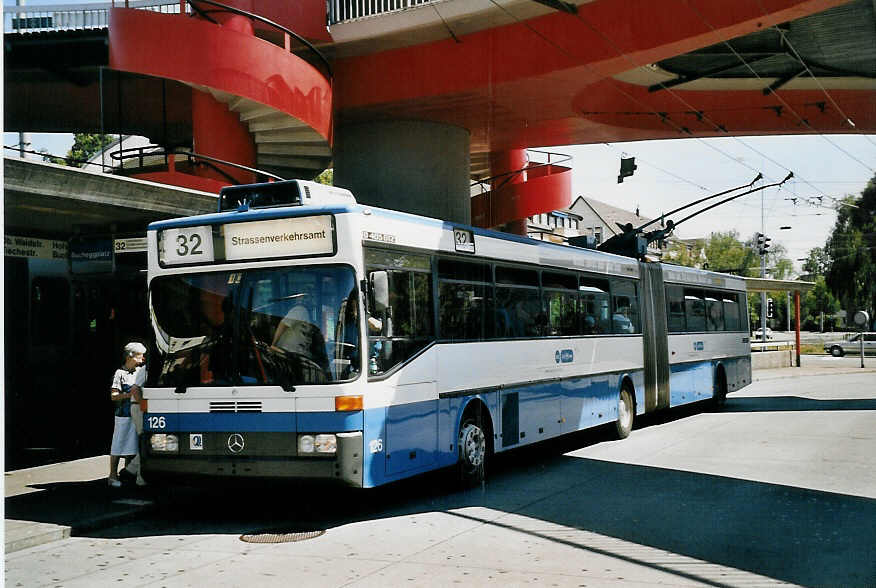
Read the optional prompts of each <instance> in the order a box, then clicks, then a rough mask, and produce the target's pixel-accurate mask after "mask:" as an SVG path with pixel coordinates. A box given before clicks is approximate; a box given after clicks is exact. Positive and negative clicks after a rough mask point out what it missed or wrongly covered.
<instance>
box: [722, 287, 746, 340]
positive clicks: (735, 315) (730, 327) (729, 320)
mask: <svg viewBox="0 0 876 588" xmlns="http://www.w3.org/2000/svg"><path fill="white" fill-rule="evenodd" d="M722 302H723V304H724V330H725V331H741V330H742V327H741V323H740V321H739V303H738V302H736V295H734V294H727V293H726V292H725V293H724V294H723V300H722Z"/></svg>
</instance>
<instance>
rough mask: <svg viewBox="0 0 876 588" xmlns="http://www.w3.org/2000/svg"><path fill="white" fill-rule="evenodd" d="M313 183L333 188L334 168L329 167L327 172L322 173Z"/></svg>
mask: <svg viewBox="0 0 876 588" xmlns="http://www.w3.org/2000/svg"><path fill="white" fill-rule="evenodd" d="M313 181H314V182H319V183H320V184H325V185H326V186H333V185H334V183H335V170H334V168H332V167H330V168H328V169H327V170H325V171H323V172H322V173H321V174H319V175H318V176H316V177H315V178H314V179H313Z"/></svg>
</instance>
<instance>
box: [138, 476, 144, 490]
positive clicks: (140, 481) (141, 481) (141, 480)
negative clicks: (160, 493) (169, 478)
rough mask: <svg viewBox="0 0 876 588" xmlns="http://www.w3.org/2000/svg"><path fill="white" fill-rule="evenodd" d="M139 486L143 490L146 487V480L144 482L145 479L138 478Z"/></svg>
mask: <svg viewBox="0 0 876 588" xmlns="http://www.w3.org/2000/svg"><path fill="white" fill-rule="evenodd" d="M137 485H138V486H140V487H141V488H142V487H143V486H145V485H146V480H144V479H143V478H141V477H140V476H137Z"/></svg>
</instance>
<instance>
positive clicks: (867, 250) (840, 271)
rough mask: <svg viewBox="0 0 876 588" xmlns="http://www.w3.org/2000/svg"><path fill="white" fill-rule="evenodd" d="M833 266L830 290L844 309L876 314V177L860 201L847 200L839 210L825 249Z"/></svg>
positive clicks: (827, 278)
mask: <svg viewBox="0 0 876 588" xmlns="http://www.w3.org/2000/svg"><path fill="white" fill-rule="evenodd" d="M825 250H826V252H827V255H828V256H829V258H830V264H829V268H828V270H827V272H826V273H825V281H826V284H827V286H828V287H829V288H830V290H831V291H833V293H834V294H835V295H836V297H837V298H838V299H839V301H840V305H841V306H842V308H844V309H845V310H846V312H848V313H849V316H851V315H852V314H853V313H854V312H855V311H858V310H867V311H868V312H869V313H870V316H871V317H872V316H874V310H876V176H874V177H873V178H872V179H871V180H870V181H869V182H868V184H867V187H866V188H864V191H863V192H861V196H860V197H859V198H854V197H852V196H847V197H846V198H845V199H843V201H842V203H841V204H840V206H839V208H838V209H837V219H836V224H834V227H833V231H832V232H831V235H830V237H829V238H828V240H827V245H826V247H825Z"/></svg>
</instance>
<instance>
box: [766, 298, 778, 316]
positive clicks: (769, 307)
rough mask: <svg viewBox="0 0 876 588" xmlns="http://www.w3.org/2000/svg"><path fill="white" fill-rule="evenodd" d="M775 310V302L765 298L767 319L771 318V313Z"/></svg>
mask: <svg viewBox="0 0 876 588" xmlns="http://www.w3.org/2000/svg"><path fill="white" fill-rule="evenodd" d="M775 310H776V305H775V302H773V299H772V298H767V318H773V312H774V311H775Z"/></svg>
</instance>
